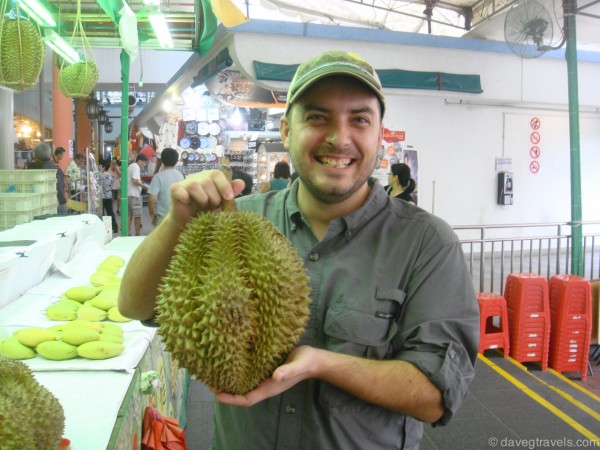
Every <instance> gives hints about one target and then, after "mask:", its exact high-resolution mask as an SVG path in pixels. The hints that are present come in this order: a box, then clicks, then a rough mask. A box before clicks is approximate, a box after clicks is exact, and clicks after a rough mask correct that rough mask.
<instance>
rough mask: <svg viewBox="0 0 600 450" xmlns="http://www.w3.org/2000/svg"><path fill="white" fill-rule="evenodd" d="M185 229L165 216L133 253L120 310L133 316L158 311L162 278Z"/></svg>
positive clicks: (136, 317) (128, 266)
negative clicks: (157, 303) (157, 301)
mask: <svg viewBox="0 0 600 450" xmlns="http://www.w3.org/2000/svg"><path fill="white" fill-rule="evenodd" d="M180 234H181V229H180V228H179V227H178V226H176V225H174V224H172V222H171V221H169V220H167V219H165V220H163V221H162V222H161V224H160V225H159V226H158V227H157V228H156V229H155V230H154V231H153V232H152V233H151V234H149V235H148V236H147V237H146V238H145V239H144V240H143V242H142V243H141V244H140V246H139V247H138V248H137V249H136V251H135V252H134V253H133V255H132V256H131V259H130V260H129V263H128V264H127V268H126V270H125V274H124V275H123V281H122V283H121V289H120V292H119V311H121V313H122V314H124V315H125V316H126V317H130V318H132V319H141V320H143V319H149V318H150V317H152V316H153V315H154V307H155V305H156V297H157V295H158V286H159V284H160V280H161V278H162V277H163V275H164V274H165V271H166V269H167V267H168V265H169V263H170V261H171V257H172V256H173V252H174V247H175V245H176V244H177V240H178V238H179V235H180Z"/></svg>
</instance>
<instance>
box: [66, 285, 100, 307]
mask: <svg viewBox="0 0 600 450" xmlns="http://www.w3.org/2000/svg"><path fill="white" fill-rule="evenodd" d="M100 291H101V289H100V288H98V287H97V286H88V285H84V286H75V287H72V288H69V289H67V291H66V292H65V295H66V296H67V297H68V298H70V299H71V300H77V301H78V302H80V303H83V302H85V301H87V300H91V299H93V298H94V297H95V296H96V295H98V294H99V293H100Z"/></svg>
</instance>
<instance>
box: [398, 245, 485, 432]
mask: <svg viewBox="0 0 600 450" xmlns="http://www.w3.org/2000/svg"><path fill="white" fill-rule="evenodd" d="M431 243H432V245H428V248H427V250H426V251H424V252H423V258H420V261H419V262H418V263H417V264H416V266H415V269H414V272H413V275H412V277H411V279H410V281H409V284H408V286H407V299H406V303H405V306H404V310H403V312H402V317H401V318H400V323H399V329H400V333H399V334H398V337H397V338H398V340H397V341H396V344H397V345H398V347H396V348H398V352H397V354H396V358H398V359H402V360H404V361H407V362H410V363H412V364H413V365H415V366H416V367H418V368H419V369H420V370H421V371H422V372H424V373H425V374H426V375H427V377H428V378H429V379H430V381H431V382H432V383H433V384H434V385H435V386H436V387H437V388H438V389H439V390H440V392H441V393H442V396H443V402H444V409H445V413H444V415H443V416H442V417H441V418H440V419H439V420H438V421H437V422H436V423H434V426H435V425H445V424H447V423H448V422H449V421H450V419H451V418H452V416H453V415H454V413H455V412H456V411H457V410H458V408H459V407H460V405H461V404H462V402H463V400H464V399H465V397H466V396H467V393H468V388H469V384H470V383H471V381H472V380H473V378H474V376H475V361H476V359H477V350H478V346H479V308H478V306H477V299H476V296H475V291H474V288H473V283H472V280H471V278H470V276H469V273H468V270H467V267H466V263H465V260H464V255H463V253H462V250H461V249H460V244H459V243H458V242H457V241H454V242H449V243H448V242H446V243H443V244H442V245H440V246H436V245H435V239H434V240H433V241H431ZM436 247H437V248H436Z"/></svg>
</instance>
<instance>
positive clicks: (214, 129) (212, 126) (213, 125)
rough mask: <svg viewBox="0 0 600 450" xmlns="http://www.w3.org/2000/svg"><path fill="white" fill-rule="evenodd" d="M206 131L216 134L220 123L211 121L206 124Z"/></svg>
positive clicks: (219, 130)
mask: <svg viewBox="0 0 600 450" xmlns="http://www.w3.org/2000/svg"><path fill="white" fill-rule="evenodd" d="M208 132H209V133H210V134H212V135H213V136H217V135H218V134H219V133H220V132H221V125H219V124H218V123H217V122H213V123H211V124H210V125H209V126H208Z"/></svg>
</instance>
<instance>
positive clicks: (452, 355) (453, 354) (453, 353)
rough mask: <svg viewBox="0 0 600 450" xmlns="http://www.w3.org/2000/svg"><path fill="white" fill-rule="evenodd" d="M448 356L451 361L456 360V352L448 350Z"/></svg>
mask: <svg viewBox="0 0 600 450" xmlns="http://www.w3.org/2000/svg"><path fill="white" fill-rule="evenodd" d="M448 356H449V357H450V358H452V359H454V358H456V352H455V351H454V350H450V351H449V352H448Z"/></svg>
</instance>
